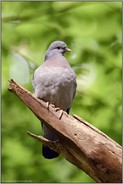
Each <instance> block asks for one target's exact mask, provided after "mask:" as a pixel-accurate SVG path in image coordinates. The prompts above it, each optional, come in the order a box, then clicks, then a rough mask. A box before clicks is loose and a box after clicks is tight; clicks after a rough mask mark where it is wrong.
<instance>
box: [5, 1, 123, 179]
mask: <svg viewBox="0 0 123 184" xmlns="http://www.w3.org/2000/svg"><path fill="white" fill-rule="evenodd" d="M121 13H122V3H121V2H2V181H3V182H9V181H11V182H26V181H27V182H29V181H30V182H94V181H93V180H92V179H91V178H90V177H89V176H88V175H86V174H85V173H84V172H82V171H81V170H79V169H78V168H76V167H75V166H74V165H72V164H71V163H69V162H68V161H66V160H65V159H64V158H63V157H62V156H60V157H59V158H56V159H52V160H46V159H44V158H43V157H42V155H41V144H40V143H39V142H37V141H36V140H33V139H32V138H30V137H29V136H28V135H27V134H26V131H27V130H29V131H31V132H33V133H35V134H38V135H40V134H41V133H42V132H41V125H40V122H39V120H38V119H37V118H36V117H35V116H34V115H33V113H32V112H31V111H30V110H29V109H28V108H27V107H26V106H25V105H24V104H23V103H22V102H21V101H20V100H19V99H18V98H17V97H16V96H15V95H14V94H12V93H10V92H8V90H7V88H8V80H9V79H10V78H13V79H14V80H16V81H17V82H19V83H20V84H21V85H22V86H24V87H25V88H26V89H28V90H29V91H31V92H32V91H33V89H32V84H31V81H32V75H33V72H34V70H35V69H36V68H37V67H38V66H39V65H40V64H41V63H43V60H44V55H45V52H46V50H47V47H48V46H49V44H50V43H51V42H52V41H54V40H62V41H65V42H66V43H67V45H68V47H70V48H71V49H72V52H71V53H70V54H66V58H67V59H68V60H69V62H70V64H71V66H72V67H73V69H74V70H75V72H76V74H77V84H78V86H77V93H76V97H75V99H74V102H73V105H72V109H71V113H73V112H74V113H75V114H77V115H79V116H80V117H82V118H84V119H85V120H87V121H88V122H90V123H92V124H93V125H94V126H96V127H97V128H99V129H100V130H101V131H103V132H104V133H106V134H107V135H108V136H110V137H111V138H112V139H113V140H115V141H116V142H118V143H119V144H121V139H122V138H121V137H122V131H121V110H122V108H121V75H122V74H121V73H122V70H121V67H122V61H121V59H122V55H121V54H122V53H121V48H122V41H121V40H122V39H121V37H122V36H121Z"/></svg>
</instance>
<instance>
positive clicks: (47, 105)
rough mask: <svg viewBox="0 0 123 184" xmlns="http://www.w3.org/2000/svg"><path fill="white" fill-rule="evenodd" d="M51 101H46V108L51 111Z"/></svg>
mask: <svg viewBox="0 0 123 184" xmlns="http://www.w3.org/2000/svg"><path fill="white" fill-rule="evenodd" d="M49 106H50V102H46V108H47V110H48V111H49Z"/></svg>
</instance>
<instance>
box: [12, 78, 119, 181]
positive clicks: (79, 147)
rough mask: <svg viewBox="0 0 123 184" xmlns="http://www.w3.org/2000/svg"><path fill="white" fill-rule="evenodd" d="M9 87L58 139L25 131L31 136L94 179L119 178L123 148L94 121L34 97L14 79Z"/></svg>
mask: <svg viewBox="0 0 123 184" xmlns="http://www.w3.org/2000/svg"><path fill="white" fill-rule="evenodd" d="M9 90H10V91H11V92H13V93H14V94H16V95H17V96H18V97H19V98H20V99H21V100H22V101H23V102H24V103H25V105H26V106H27V107H28V108H30V109H31V111H32V112H33V113H34V114H35V116H36V117H37V118H38V119H40V120H41V119H43V120H45V122H46V125H47V126H48V127H49V128H50V129H51V130H52V131H54V132H55V133H56V134H57V136H58V138H59V141H50V140H47V139H45V138H44V137H42V136H37V135H35V134H33V133H31V132H27V133H28V134H29V135H30V136H31V137H33V138H35V139H37V140H38V141H40V142H42V143H44V144H46V145H47V146H49V147H50V148H51V149H53V150H55V151H56V152H58V153H61V154H62V155H63V156H64V157H65V158H66V159H67V160H68V161H70V162H71V163H72V164H74V165H75V166H77V167H78V168H80V169H81V170H83V171H85V172H86V173H87V174H88V175H90V176H91V177H92V178H93V179H94V180H95V181H97V182H105V183H106V182H109V183H114V182H116V183H119V182H122V149H121V146H120V145H119V144H117V143H116V142H115V141H113V140H112V139H111V138H109V137H108V136H107V135H105V134H104V133H103V132H101V131H100V130H98V129H97V128H95V127H94V126H93V125H91V124H89V123H88V122H86V121H85V120H84V119H81V118H80V117H78V116H77V115H74V117H72V116H70V115H68V114H66V112H64V111H63V112H62V110H60V109H57V111H56V109H55V108H54V107H53V105H52V104H49V105H48V108H47V103H45V102H44V101H42V100H39V99H37V98H36V97H34V95H33V94H31V93H30V92H29V91H27V90H25V89H24V88H23V87H21V86H20V85H19V84H17V83H16V82H15V81H13V80H11V81H10V88H9Z"/></svg>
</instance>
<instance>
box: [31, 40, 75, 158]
mask: <svg viewBox="0 0 123 184" xmlns="http://www.w3.org/2000/svg"><path fill="white" fill-rule="evenodd" d="M70 51H71V49H69V48H67V45H66V43H65V42H63V41H54V42H52V43H51V45H50V46H49V48H48V50H47V52H46V55H45V59H44V62H43V64H41V65H40V66H39V67H38V68H37V69H36V70H35V72H34V75H33V80H32V85H33V89H34V96H35V97H37V98H39V99H41V100H43V101H45V102H48V103H51V104H53V105H54V106H55V107H56V108H60V109H62V110H63V111H66V113H68V114H69V111H70V108H71V105H72V101H73V98H74V96H75V93H76V86H77V84H76V74H75V72H74V70H73V69H72V68H71V67H70V65H69V63H68V62H67V60H66V59H65V57H64V54H65V53H66V52H70ZM41 124H42V128H43V131H44V137H45V138H46V139H48V140H50V141H57V140H58V137H57V135H56V134H55V133H54V132H53V131H51V130H50V129H49V128H48V127H47V126H46V125H45V124H44V120H42V121H41ZM42 154H43V156H44V158H47V159H52V158H56V157H58V156H59V153H57V152H55V151H54V150H52V149H50V148H49V147H47V146H46V145H43V146H42Z"/></svg>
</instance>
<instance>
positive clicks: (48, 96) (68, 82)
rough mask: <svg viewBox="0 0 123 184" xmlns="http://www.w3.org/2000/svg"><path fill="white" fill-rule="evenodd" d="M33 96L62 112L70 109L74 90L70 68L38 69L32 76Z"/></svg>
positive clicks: (73, 79)
mask: <svg viewBox="0 0 123 184" xmlns="http://www.w3.org/2000/svg"><path fill="white" fill-rule="evenodd" d="M33 86H34V90H35V92H34V95H35V96H36V97H38V98H40V99H42V100H44V101H46V102H47V101H48V102H50V103H52V104H54V105H55V106H56V107H60V108H61V109H63V110H67V109H68V108H70V106H71V103H72V99H73V95H74V93H75V89H76V76H75V73H74V71H73V70H72V69H71V68H64V67H53V66H52V67H47V66H45V67H41V66H40V67H39V68H38V69H37V70H36V71H35V74H34V81H33Z"/></svg>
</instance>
